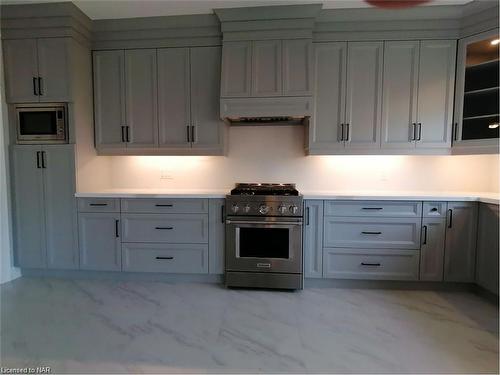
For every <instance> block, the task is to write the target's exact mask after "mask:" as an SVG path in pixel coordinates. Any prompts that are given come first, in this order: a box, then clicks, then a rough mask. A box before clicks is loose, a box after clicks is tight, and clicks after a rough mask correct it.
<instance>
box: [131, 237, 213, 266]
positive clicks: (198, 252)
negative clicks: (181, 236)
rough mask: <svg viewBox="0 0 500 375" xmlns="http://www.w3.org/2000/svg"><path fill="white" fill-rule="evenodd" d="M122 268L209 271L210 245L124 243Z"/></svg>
mask: <svg viewBox="0 0 500 375" xmlns="http://www.w3.org/2000/svg"><path fill="white" fill-rule="evenodd" d="M122 269H123V271H128V272H168V273H208V246H207V245H192V244H190V245H185V244H178V245H170V244H169V245H161V244H132V243H124V244H123V245H122Z"/></svg>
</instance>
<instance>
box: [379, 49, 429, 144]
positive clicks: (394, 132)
mask: <svg viewBox="0 0 500 375" xmlns="http://www.w3.org/2000/svg"><path fill="white" fill-rule="evenodd" d="M419 51H420V43H419V42H418V41H403V42H400V41H397V42H385V46H384V88H383V98H382V103H383V108H382V147H383V148H398V149H404V148H414V147H415V143H414V142H413V141H414V138H415V125H414V124H415V123H416V122H417V91H418V61H419Z"/></svg>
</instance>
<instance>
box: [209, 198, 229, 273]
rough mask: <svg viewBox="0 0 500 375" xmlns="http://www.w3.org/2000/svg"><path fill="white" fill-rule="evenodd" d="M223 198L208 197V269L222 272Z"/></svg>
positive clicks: (223, 242)
mask: <svg viewBox="0 0 500 375" xmlns="http://www.w3.org/2000/svg"><path fill="white" fill-rule="evenodd" d="M225 233H226V224H225V199H210V201H209V206H208V270H209V273H212V274H222V273H224V248H225Z"/></svg>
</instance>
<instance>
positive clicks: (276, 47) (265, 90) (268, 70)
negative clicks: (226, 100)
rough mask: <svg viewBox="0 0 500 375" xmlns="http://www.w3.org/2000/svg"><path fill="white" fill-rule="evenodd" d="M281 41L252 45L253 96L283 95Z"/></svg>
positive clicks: (266, 41) (261, 42)
mask: <svg viewBox="0 0 500 375" xmlns="http://www.w3.org/2000/svg"><path fill="white" fill-rule="evenodd" d="M281 65H282V62H281V41H280V40H265V41H257V42H253V45H252V96H280V95H281V94H282V73H281Z"/></svg>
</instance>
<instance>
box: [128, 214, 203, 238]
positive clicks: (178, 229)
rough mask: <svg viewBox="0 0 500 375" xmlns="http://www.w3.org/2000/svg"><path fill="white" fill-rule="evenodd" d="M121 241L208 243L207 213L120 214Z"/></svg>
mask: <svg viewBox="0 0 500 375" xmlns="http://www.w3.org/2000/svg"><path fill="white" fill-rule="evenodd" d="M122 241H123V242H169V243H208V215H203V214H156V215H155V214H150V215H145V214H122Z"/></svg>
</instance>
